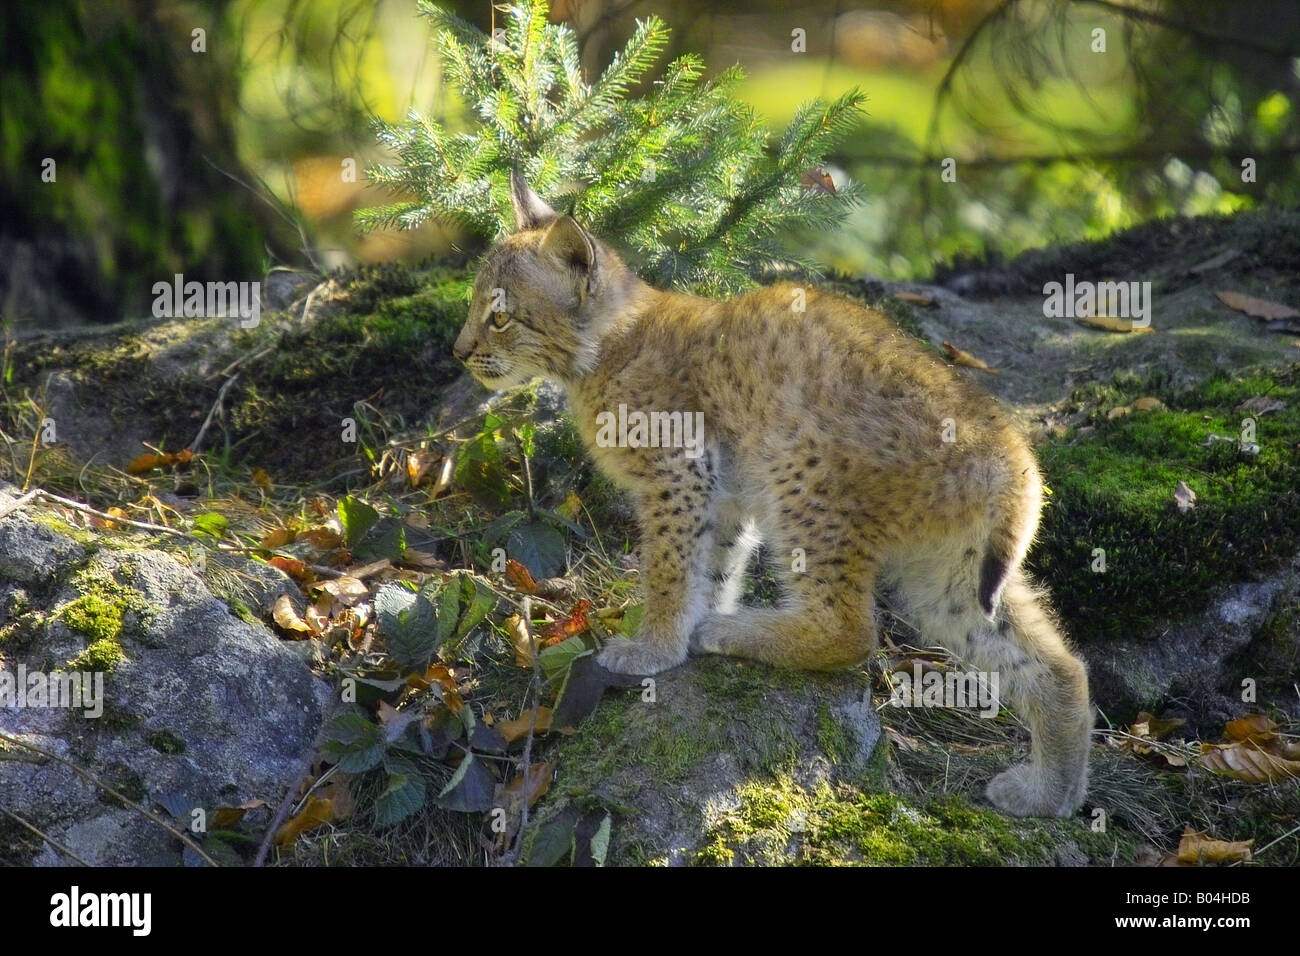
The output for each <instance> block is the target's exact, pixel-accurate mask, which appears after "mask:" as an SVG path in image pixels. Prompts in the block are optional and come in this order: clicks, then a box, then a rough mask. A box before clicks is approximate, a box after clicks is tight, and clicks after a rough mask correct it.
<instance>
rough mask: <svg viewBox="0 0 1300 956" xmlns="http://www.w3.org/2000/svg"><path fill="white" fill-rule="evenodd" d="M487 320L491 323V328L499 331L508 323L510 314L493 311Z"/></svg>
mask: <svg viewBox="0 0 1300 956" xmlns="http://www.w3.org/2000/svg"><path fill="white" fill-rule="evenodd" d="M488 321H489V322H491V323H492V328H494V329H496V330H497V331H498V332H500V331H501V330H502V329H504V328H505V327H506V326H507V325H509V324H510V316H509V315H507V314H506V313H505V312H493V313H492V317H491V318H490V319H488Z"/></svg>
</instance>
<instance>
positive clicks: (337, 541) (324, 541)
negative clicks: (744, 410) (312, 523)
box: [299, 525, 343, 551]
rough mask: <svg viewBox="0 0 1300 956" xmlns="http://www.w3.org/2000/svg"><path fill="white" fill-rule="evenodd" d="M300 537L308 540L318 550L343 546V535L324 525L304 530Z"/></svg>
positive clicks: (328, 549) (329, 549)
mask: <svg viewBox="0 0 1300 956" xmlns="http://www.w3.org/2000/svg"><path fill="white" fill-rule="evenodd" d="M299 537H300V538H303V539H305V540H306V541H308V542H309V543H310V544H311V546H312V547H313V548H316V549H317V550H318V551H332V550H334V549H335V548H340V547H342V546H343V535H341V534H340V533H339V532H337V531H335V530H334V529H333V528H327V527H325V526H324V525H322V526H320V527H318V528H312V529H311V530H310V531H304V532H303V533H302V534H301V535H299Z"/></svg>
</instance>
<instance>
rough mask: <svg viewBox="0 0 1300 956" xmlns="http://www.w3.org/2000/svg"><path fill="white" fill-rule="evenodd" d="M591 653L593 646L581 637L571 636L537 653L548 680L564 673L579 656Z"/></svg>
mask: <svg viewBox="0 0 1300 956" xmlns="http://www.w3.org/2000/svg"><path fill="white" fill-rule="evenodd" d="M590 653H591V648H590V647H588V646H587V643H586V642H585V641H584V640H583V639H582V638H581V637H570V638H567V639H566V640H563V641H561V642H560V643H559V644H555V645H553V646H552V647H548V648H546V650H544V651H542V652H541V653H540V654H538V655H537V660H538V662H539V663H540V664H541V665H542V673H543V674H545V675H546V679H547V680H555V678H557V677H559V676H561V675H563V674H564V672H565V671H567V670H568V669H569V665H570V664H572V663H573V662H574V661H576V660H577V659H578V658H579V657H585V656H586V655H588V654H590Z"/></svg>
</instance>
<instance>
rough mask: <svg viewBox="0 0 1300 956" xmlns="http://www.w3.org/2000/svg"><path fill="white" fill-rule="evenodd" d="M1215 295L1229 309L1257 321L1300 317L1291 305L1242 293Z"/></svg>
mask: <svg viewBox="0 0 1300 956" xmlns="http://www.w3.org/2000/svg"><path fill="white" fill-rule="evenodd" d="M1214 294H1215V296H1216V297H1217V298H1218V300H1219V301H1220V302H1222V303H1223V304H1224V305H1226V306H1227V307H1228V308H1230V309H1236V310H1237V311H1238V312H1244V313H1246V315H1251V316H1254V317H1255V318H1257V319H1267V320H1273V319H1294V318H1296V317H1298V316H1300V312H1297V311H1296V310H1295V309H1293V308H1291V306H1289V305H1283V304H1282V303H1280V302H1270V301H1269V300H1268V299H1257V298H1256V297H1255V296H1253V295H1245V294H1244V293H1241V292H1216V293H1214Z"/></svg>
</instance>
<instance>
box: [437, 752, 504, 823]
mask: <svg viewBox="0 0 1300 956" xmlns="http://www.w3.org/2000/svg"><path fill="white" fill-rule="evenodd" d="M495 792H496V781H495V780H493V779H492V774H491V773H490V772H489V771H488V769H487V768H486V767H484V766H483V764H482V762H481V761H479V759H478V758H477V757H475V756H474V755H473V754H466V755H465V759H464V760H462V761H461V762H460V766H459V767H457V768H456V772H455V773H454V774H452V777H451V779H450V780H449V781H447V786H445V787H443V788H442V792H441V793H439V794H438V806H440V807H442V808H443V809H444V810H459V811H460V812H462V813H483V812H485V811H487V810H491V809H492V795H493V794H494V793H495Z"/></svg>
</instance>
